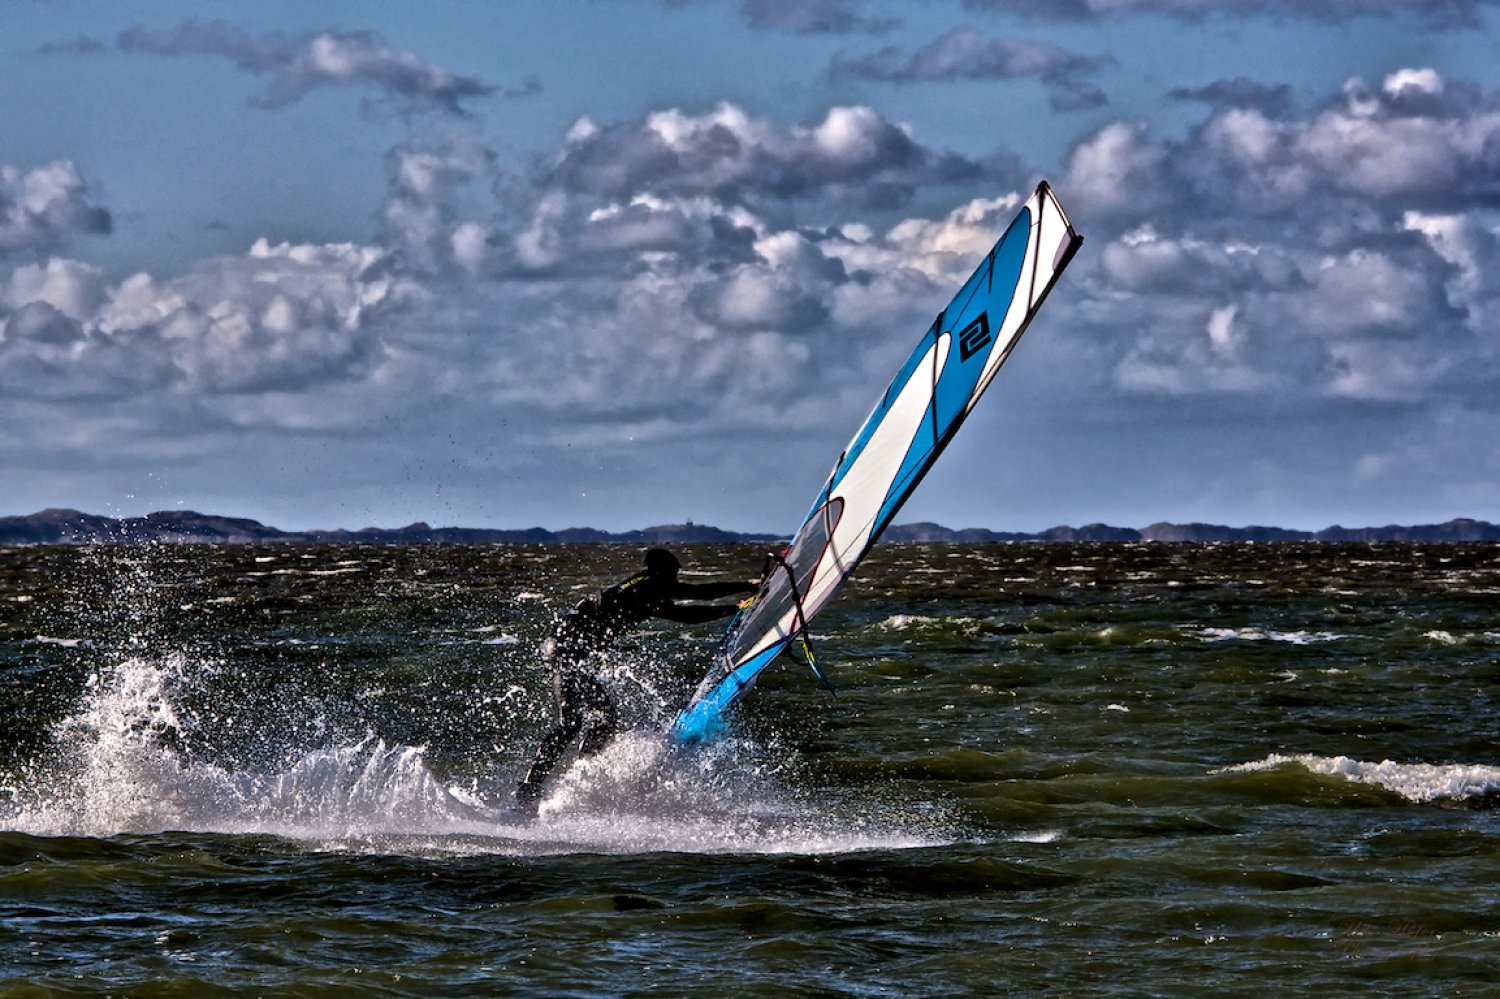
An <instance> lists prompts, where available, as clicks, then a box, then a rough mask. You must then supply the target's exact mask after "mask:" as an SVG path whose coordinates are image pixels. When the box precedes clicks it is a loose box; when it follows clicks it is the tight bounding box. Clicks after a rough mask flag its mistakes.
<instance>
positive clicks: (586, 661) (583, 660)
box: [516, 548, 759, 809]
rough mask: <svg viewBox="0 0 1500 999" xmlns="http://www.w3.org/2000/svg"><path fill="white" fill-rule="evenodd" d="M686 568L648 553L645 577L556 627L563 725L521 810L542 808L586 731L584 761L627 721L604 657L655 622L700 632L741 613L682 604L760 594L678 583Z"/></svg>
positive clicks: (553, 648)
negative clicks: (600, 666)
mask: <svg viewBox="0 0 1500 999" xmlns="http://www.w3.org/2000/svg"><path fill="white" fill-rule="evenodd" d="M681 568H682V563H681V562H679V561H678V559H677V556H676V555H673V554H672V553H671V552H669V551H667V550H666V549H665V548H651V549H648V550H647V552H646V561H645V568H644V569H642V571H640V572H638V573H636V574H635V575H633V576H631V577H629V578H628V579H624V580H621V581H620V582H618V583H616V584H615V585H613V586H611V587H609V588H607V589H605V590H602V591H600V592H599V593H595V594H594V595H592V596H590V597H588V598H586V599H584V600H582V601H580V602H579V604H578V606H576V607H574V608H573V609H572V610H571V611H569V612H568V613H567V614H566V615H565V616H564V617H563V618H562V619H561V620H559V621H558V622H557V624H556V625H554V626H553V628H552V633H551V635H550V636H549V637H548V638H547V640H546V641H545V642H543V643H542V648H541V655H542V661H543V662H544V663H546V664H547V665H548V666H550V667H551V669H552V683H553V690H554V693H555V695H556V699H557V711H558V721H557V724H556V725H554V726H553V727H552V728H551V729H550V730H548V732H547V734H546V735H544V736H543V737H542V742H541V745H540V746H539V747H538V748H537V752H536V758H535V759H534V760H533V761H532V764H531V769H530V770H528V771H527V773H526V778H525V780H523V781H522V782H521V785H520V786H519V787H518V788H516V801H517V802H518V803H519V804H520V805H521V806H523V807H525V808H527V809H535V808H536V806H537V803H538V802H540V801H541V797H542V790H543V788H544V787H545V785H546V782H547V777H548V775H549V774H551V772H552V768H553V767H554V766H556V765H557V761H558V760H559V759H560V758H561V757H562V755H563V753H564V752H566V751H567V749H568V747H569V745H571V744H572V742H573V740H574V739H575V738H576V737H577V736H578V734H579V732H580V731H581V732H582V733H583V741H582V742H581V744H580V745H579V750H578V752H579V755H580V756H593V755H594V754H596V753H598V752H599V751H600V750H602V749H603V748H604V747H605V746H606V745H607V744H608V743H609V740H610V739H611V738H612V737H613V736H614V734H615V732H616V731H617V729H618V725H619V714H618V712H617V711H616V709H615V703H614V699H613V698H612V697H611V696H610V694H609V690H608V689H607V688H606V687H605V686H604V684H603V683H602V682H601V681H600V679H599V677H598V670H597V668H596V667H597V660H598V657H599V655H600V654H601V653H603V652H604V651H605V650H607V649H608V648H609V647H610V646H611V645H613V644H614V643H615V642H616V641H617V640H618V639H619V638H621V637H622V636H624V635H625V633H626V632H628V631H630V630H631V629H633V628H635V627H636V626H637V625H639V624H641V623H642V622H644V621H645V620H647V619H648V618H653V617H656V618H665V619H666V620H668V621H678V622H681V623H683V624H700V623H702V622H704V621H712V620H714V619H715V618H720V617H727V616H728V615H730V614H733V613H734V612H735V610H736V609H737V605H735V604H689V605H681V604H678V603H677V601H679V600H689V601H698V600H717V599H720V598H722V597H728V596H735V595H737V594H745V593H754V592H755V590H756V588H757V587H758V586H759V582H758V581H754V580H751V581H746V582H722V583H683V582H681V581H679V580H678V578H677V574H678V571H679V570H680V569H681Z"/></svg>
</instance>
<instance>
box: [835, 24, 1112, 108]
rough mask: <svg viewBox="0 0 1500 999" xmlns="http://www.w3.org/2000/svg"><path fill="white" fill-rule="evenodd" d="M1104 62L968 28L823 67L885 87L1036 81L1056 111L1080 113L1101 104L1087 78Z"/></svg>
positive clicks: (1101, 97) (840, 59) (1098, 92)
mask: <svg viewBox="0 0 1500 999" xmlns="http://www.w3.org/2000/svg"><path fill="white" fill-rule="evenodd" d="M1103 62H1104V60H1101V59H1096V58H1090V57H1088V56H1083V55H1078V54H1076V53H1072V52H1068V51H1065V50H1063V49H1060V48H1057V47H1055V46H1051V45H1039V44H1035V43H1032V42H1022V41H1016V40H1014V39H1009V38H986V37H984V35H983V34H982V33H980V32H979V31H978V30H977V29H975V28H972V27H959V28H954V29H953V30H952V31H950V32H948V33H947V34H945V35H943V36H942V37H940V38H937V39H935V40H933V41H932V42H929V43H928V44H927V45H925V46H923V47H922V48H920V49H918V50H916V51H915V52H910V53H908V52H906V51H904V50H903V49H901V48H900V47H898V46H895V45H888V46H886V47H885V48H882V49H880V50H879V51H877V52H873V53H870V54H869V55H865V56H859V57H853V58H851V57H845V56H840V57H838V58H836V59H835V60H834V62H833V64H832V66H831V67H830V69H829V72H830V74H831V75H832V76H834V77H835V78H839V77H844V78H856V79H867V80H879V81H883V82H887V83H926V82H948V81H954V80H1016V79H1027V78H1030V79H1036V80H1040V81H1041V82H1042V83H1043V84H1044V85H1045V86H1046V87H1047V89H1048V92H1049V94H1050V95H1051V96H1050V99H1051V103H1052V106H1053V107H1054V108H1056V109H1058V110H1068V111H1071V110H1081V109H1085V108H1093V107H1098V106H1100V105H1102V104H1105V103H1107V101H1106V98H1105V96H1104V93H1103V91H1101V90H1100V89H1099V87H1098V85H1097V84H1095V83H1094V82H1093V81H1092V80H1091V79H1090V77H1091V76H1092V75H1093V74H1094V73H1095V72H1096V71H1097V70H1098V68H1099V67H1100V66H1101V65H1102V64H1103Z"/></svg>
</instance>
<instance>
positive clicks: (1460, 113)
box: [1058, 68, 1500, 404]
mask: <svg viewBox="0 0 1500 999" xmlns="http://www.w3.org/2000/svg"><path fill="white" fill-rule="evenodd" d="M1226 92H1227V91H1226ZM1241 96H1242V97H1243V99H1244V101H1246V102H1248V103H1252V104H1254V103H1257V102H1258V97H1257V95H1256V93H1255V91H1254V89H1253V88H1252V89H1251V90H1249V91H1247V92H1246V93H1245V94H1243V95H1241ZM1262 103H1263V102H1262ZM1496 149H1500V99H1496V98H1495V97H1492V96H1486V95H1483V94H1480V93H1479V92H1478V91H1476V90H1474V89H1473V88H1471V87H1466V86H1462V85H1458V84H1456V83H1454V82H1453V81H1449V80H1446V79H1444V78H1443V77H1442V76H1441V75H1440V74H1438V73H1436V72H1435V71H1433V70H1430V69H1425V68H1414V69H1405V70H1401V71H1398V72H1395V73H1392V74H1390V75H1389V76H1388V77H1387V78H1386V79H1385V80H1384V81H1382V83H1381V84H1380V85H1379V86H1373V87H1372V86H1368V85H1366V84H1365V83H1363V82H1361V81H1358V80H1354V81H1350V83H1349V84H1347V85H1346V86H1345V87H1344V88H1343V89H1342V91H1341V92H1340V93H1339V94H1338V95H1337V96H1336V97H1335V98H1333V99H1331V100H1330V101H1328V102H1327V103H1326V104H1325V105H1324V106H1322V107H1321V108H1318V109H1316V110H1314V111H1313V112H1311V113H1309V114H1308V115H1306V116H1305V117H1302V118H1295V117H1292V116H1290V115H1289V114H1283V115H1282V116H1280V117H1273V116H1271V115H1269V114H1267V113H1266V111H1265V110H1264V108H1263V107H1260V106H1248V107H1247V106H1237V105H1236V104H1231V105H1230V106H1223V107H1215V108H1213V109H1212V110H1210V112H1209V114H1208V116H1207V117H1206V119H1205V120H1204V121H1203V122H1202V123H1201V124H1200V125H1199V126H1198V127H1196V128H1195V129H1193V130H1192V131H1191V132H1190V134H1189V135H1188V137H1187V138H1185V139H1183V140H1180V141H1175V140H1174V141H1157V140H1155V139H1153V138H1152V137H1151V135H1150V134H1149V131H1148V130H1147V129H1146V128H1145V127H1144V126H1143V125H1141V124H1139V123H1132V122H1113V123H1110V124H1108V125H1106V126H1104V127H1102V128H1101V129H1099V130H1098V131H1097V132H1096V133H1095V134H1093V135H1092V136H1090V137H1088V138H1086V139H1085V140H1084V141H1082V142H1080V143H1079V144H1078V145H1077V147H1075V149H1074V150H1073V151H1072V153H1071V154H1070V157H1069V159H1068V163H1067V169H1066V171H1065V174H1064V176H1063V177H1062V178H1060V180H1059V182H1058V188H1059V190H1060V191H1061V192H1063V195H1064V197H1065V198H1066V199H1067V203H1068V204H1069V206H1070V208H1071V210H1072V212H1073V214H1074V218H1075V220H1077V219H1092V220H1093V221H1094V225H1093V227H1092V232H1091V234H1092V235H1094V236H1095V237H1096V240H1095V243H1094V245H1095V246H1096V247H1098V249H1097V251H1096V254H1095V255H1094V257H1093V261H1092V262H1091V263H1087V264H1085V267H1086V268H1087V271H1088V274H1089V284H1090V288H1091V302H1090V306H1089V307H1087V308H1085V309H1084V315H1085V316H1086V318H1087V325H1088V326H1089V327H1090V328H1091V329H1092V330H1093V331H1094V335H1095V336H1097V337H1098V338H1099V342H1113V343H1114V344H1115V356H1116V363H1115V367H1114V373H1115V380H1116V384H1117V386H1118V387H1120V388H1121V389H1123V390H1125V391H1127V392H1131V393H1147V394H1165V395H1190V394H1208V395H1212V394H1222V393H1239V394H1245V393H1266V394H1268V396H1270V395H1273V394H1274V393H1277V392H1279V393H1284V394H1288V395H1292V396H1297V397H1302V398H1307V397H1318V396H1322V397H1325V398H1334V399H1347V400H1361V401H1367V402H1381V403H1400V404H1413V403H1419V402H1424V401H1430V400H1433V399H1435V398H1438V397H1442V396H1447V397H1450V398H1454V399H1457V398H1467V399H1469V400H1471V401H1473V402H1474V403H1475V404H1478V403H1479V401H1480V400H1482V399H1484V398H1487V397H1489V396H1491V395H1493V393H1494V392H1495V391H1496V389H1497V388H1500V377H1497V376H1496V375H1495V373H1494V372H1496V370H1497V368H1496V366H1495V360H1496V355H1497V353H1500V344H1497V343H1496V342H1495V338H1494V336H1493V333H1492V332H1491V325H1490V322H1491V321H1490V318H1489V317H1491V316H1493V314H1494V312H1493V309H1494V301H1495V294H1496V293H1495V290H1493V289H1492V288H1491V287H1490V285H1491V284H1493V281H1492V280H1491V279H1489V278H1487V277H1485V276H1484V275H1485V274H1486V273H1490V274H1492V273H1495V271H1494V270H1493V269H1492V265H1493V263H1495V262H1496V258H1495V252H1496V245H1497V244H1496V233H1495V227H1494V224H1493V222H1492V221H1488V215H1487V214H1486V206H1488V205H1490V204H1492V203H1493V200H1494V193H1495V177H1496V176H1497V170H1496V162H1495V150H1496ZM1105 302H1107V303H1108V308H1107V309H1105V308H1103V307H1102V304H1103V303H1105ZM1090 309H1093V311H1092V313H1091V312H1090ZM1121 330H1123V331H1126V332H1125V334H1124V336H1120V335H1119V333H1118V331H1121Z"/></svg>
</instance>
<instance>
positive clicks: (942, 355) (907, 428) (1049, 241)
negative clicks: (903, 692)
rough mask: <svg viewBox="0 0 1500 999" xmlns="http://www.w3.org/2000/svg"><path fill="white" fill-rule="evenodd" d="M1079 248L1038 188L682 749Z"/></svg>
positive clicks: (842, 462)
mask: <svg viewBox="0 0 1500 999" xmlns="http://www.w3.org/2000/svg"><path fill="white" fill-rule="evenodd" d="M1082 242H1083V237H1081V236H1079V235H1078V233H1077V232H1076V231H1074V229H1073V227H1072V224H1071V223H1070V222H1069V221H1068V217H1067V215H1066V213H1065V212H1064V211H1063V209H1062V205H1061V204H1059V203H1058V201H1057V198H1056V196H1055V195H1054V194H1053V193H1052V190H1051V188H1050V187H1049V186H1048V185H1047V183H1046V182H1045V181H1044V182H1042V183H1041V184H1040V185H1038V186H1037V189H1036V191H1035V192H1034V193H1033V194H1032V196H1031V197H1030V198H1029V199H1028V200H1027V201H1026V203H1025V205H1023V206H1022V208H1021V210H1020V212H1019V213H1018V214H1017V215H1016V218H1015V220H1014V221H1012V222H1011V224H1010V226H1009V227H1008V228H1007V229H1006V230H1005V233H1004V234H1003V235H1001V237H1000V239H999V240H998V241H997V242H996V244H995V246H994V248H993V249H992V250H990V252H989V254H988V255H986V257H985V258H984V260H983V261H982V262H981V263H980V265H979V267H978V268H977V269H976V270H975V271H974V273H973V274H972V275H971V276H970V277H969V279H968V280H967V281H965V282H964V284H963V286H962V287H960V288H959V290H958V292H957V293H956V294H955V295H954V296H953V300H952V301H951V302H949V304H948V307H947V308H945V309H944V310H943V311H941V312H939V313H938V315H937V318H936V319H935V320H934V321H933V323H932V325H931V326H930V327H928V329H927V332H926V333H925V334H923V336H922V338H921V339H920V340H919V341H918V343H917V345H916V348H915V349H914V350H913V351H912V353H911V355H910V356H909V357H908V358H907V360H906V362H905V363H904V364H903V365H902V366H901V368H900V369H899V370H898V371H897V373H896V377H895V378H894V379H892V381H891V383H890V385H889V386H888V387H887V388H886V390H885V391H884V392H883V393H882V394H881V395H880V397H879V399H878V401H877V402H876V404H875V407H874V409H872V410H871V411H870V414H869V416H868V417H867V418H866V419H865V421H864V423H863V424H861V425H860V427H859V429H858V430H857V431H856V432H855V434H854V436H853V437H852V438H851V439H850V442H849V445H848V446H847V447H846V448H845V449H844V450H843V451H842V452H841V453H840V455H839V458H838V460H837V461H836V462H835V463H834V466H833V470H832V471H831V472H830V473H829V475H828V478H827V479H826V480H825V482H824V485H823V487H822V489H821V490H820V491H819V493H818V497H817V499H816V500H815V501H814V503H813V506H812V509H811V510H810V511H809V512H808V515H807V517H806V518H805V519H804V521H803V523H802V526H801V528H800V529H799V530H798V531H797V534H796V535H795V537H794V538H793V539H792V543H791V545H790V546H789V547H788V548H787V550H786V552H785V553H784V554H783V556H782V559H783V560H784V562H785V571H778V572H774V573H770V574H768V575H767V577H766V579H765V580H764V581H763V582H762V584H761V589H760V592H759V593H757V594H756V597H755V599H754V602H753V603H752V604H751V605H750V606H749V607H748V608H747V609H746V610H745V611H744V612H742V613H741V614H740V615H739V616H738V617H736V619H735V620H734V622H733V623H732V624H731V625H730V628H729V631H728V632H727V633H726V635H725V637H724V641H723V644H722V645H721V648H720V651H719V653H718V655H717V657H716V660H715V663H714V665H713V667H712V668H711V669H710V671H709V674H708V676H707V677H705V678H704V681H703V683H702V684H701V685H700V686H699V688H698V690H697V692H696V693H695V694H694V696H693V699H692V701H691V702H690V703H689V704H688V706H687V708H685V709H684V710H683V711H682V712H681V713H680V714H679V715H678V716H677V718H676V719H675V720H674V721H673V723H672V727H671V730H670V734H671V736H672V738H673V739H674V740H676V741H679V742H696V741H701V740H703V739H706V738H709V737H711V736H712V735H713V734H714V733H715V732H716V731H717V730H718V728H719V726H720V725H721V724H722V721H723V717H724V714H725V712H726V711H727V710H728V709H729V708H730V707H731V706H732V705H733V704H734V703H735V702H736V701H737V700H738V699H739V698H741V697H743V696H744V694H745V693H746V692H747V691H748V690H749V689H750V688H751V687H752V686H753V685H754V683H755V680H756V678H757V677H758V676H759V675H760V673H761V672H762V671H763V670H765V668H766V667H767V666H769V665H770V664H771V662H773V661H774V660H775V659H776V657H777V656H778V655H780V654H781V652H782V651H784V650H785V649H786V648H787V647H788V646H789V645H790V644H791V643H792V642H793V641H795V640H796V638H797V636H798V633H799V632H800V631H802V630H805V629H806V627H807V625H808V622H810V621H811V620H812V618H813V617H815V616H816V615H817V614H818V612H819V611H820V610H821V609H822V608H823V607H824V606H825V605H826V604H827V603H828V601H830V600H831V599H833V597H834V595H835V594H836V593H837V592H838V589H839V587H840V586H841V585H842V584H843V582H844V580H845V579H846V578H848V576H849V575H850V574H851V573H853V572H854V570H855V569H856V567H857V566H858V565H859V563H860V560H861V559H863V557H864V556H865V554H866V553H867V552H868V551H869V549H870V547H871V546H872V545H873V544H874V543H875V542H876V540H878V539H879V537H880V535H881V533H882V532H883V531H884V530H885V528H886V527H888V526H889V525H890V523H891V520H892V519H893V518H894V517H895V515H896V513H897V512H898V511H899V510H900V508H901V506H902V504H903V503H905V502H906V500H907V498H908V497H910V496H911V494H912V492H913V491H914V490H915V489H916V487H917V485H918V484H919V483H920V482H921V481H922V478H923V476H925V475H926V474H927V471H928V470H929V469H930V468H931V467H932V465H933V463H934V462H935V461H936V460H937V458H938V456H939V455H940V454H941V453H942V451H943V449H944V448H945V447H947V445H948V442H949V441H950V440H952V438H953V435H954V434H955V433H956V432H957V431H958V428H959V426H961V425H962V424H963V421H964V419H965V418H966V417H967V416H968V415H969V413H970V412H972V410H973V408H974V404H975V403H976V402H977V401H978V399H979V396H980V395H982V394H983V393H984V390H985V389H986V388H987V387H988V386H989V384H990V382H991V381H992V380H993V379H994V377H995V374H996V373H997V372H998V371H999V369H1000V365H1002V364H1003V363H1005V360H1006V358H1007V357H1009V356H1010V352H1011V350H1012V349H1013V348H1014V347H1015V345H1016V342H1017V341H1018V340H1019V339H1020V337H1021V334H1022V333H1024V332H1025V331H1026V327H1027V326H1028V325H1029V324H1030V322H1031V320H1032V318H1033V317H1034V316H1035V315H1036V312H1037V310H1038V309H1039V308H1040V307H1041V304H1042V302H1043V300H1044V299H1045V298H1046V297H1047V294H1048V292H1050V291H1051V290H1052V287H1053V285H1054V284H1055V282H1056V281H1057V278H1058V276H1059V275H1060V274H1061V273H1062V271H1063V268H1065V267H1066V266H1067V264H1068V262H1069V261H1070V260H1071V259H1072V257H1073V255H1074V254H1075V253H1076V252H1077V250H1078V247H1079V245H1080V244H1081V243H1082Z"/></svg>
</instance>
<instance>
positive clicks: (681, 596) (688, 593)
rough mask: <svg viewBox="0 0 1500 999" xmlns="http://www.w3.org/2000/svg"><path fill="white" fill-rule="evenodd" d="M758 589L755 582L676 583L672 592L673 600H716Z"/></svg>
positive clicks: (758, 584)
mask: <svg viewBox="0 0 1500 999" xmlns="http://www.w3.org/2000/svg"><path fill="white" fill-rule="evenodd" d="M759 588H760V583H759V581H757V580H753V579H752V580H745V581H742V582H741V581H734V582H724V583H678V584H677V587H676V589H674V590H673V591H672V598H673V599H674V600H717V599H719V598H720V597H733V596H737V595H739V594H741V593H754V592H755V591H756V590H757V589H759Z"/></svg>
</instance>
